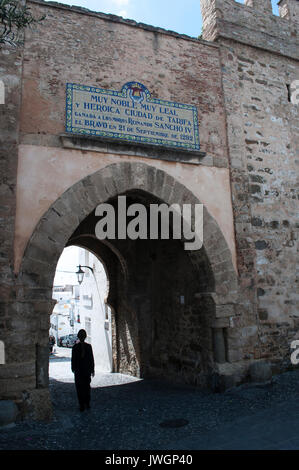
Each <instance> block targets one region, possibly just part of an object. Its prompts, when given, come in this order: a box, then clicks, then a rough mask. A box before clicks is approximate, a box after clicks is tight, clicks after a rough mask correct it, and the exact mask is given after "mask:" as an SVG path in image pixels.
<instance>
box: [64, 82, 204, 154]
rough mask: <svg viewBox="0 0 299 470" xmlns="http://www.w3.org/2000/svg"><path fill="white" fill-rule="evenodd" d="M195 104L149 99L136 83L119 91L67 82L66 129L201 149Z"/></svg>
mask: <svg viewBox="0 0 299 470" xmlns="http://www.w3.org/2000/svg"><path fill="white" fill-rule="evenodd" d="M198 126H199V122H198V115H197V108H196V106H193V105H189V104H183V103H175V102H172V101H165V100H161V99H157V98H151V94H150V92H149V91H148V89H147V88H146V87H145V86H144V85H142V83H138V82H129V83H126V84H125V85H124V86H123V87H122V89H121V91H113V90H105V89H102V88H96V87H91V86H86V85H77V84H74V83H67V86H66V132H68V133H72V134H77V135H78V134H79V135H86V136H99V137H103V138H107V139H110V140H114V139H115V140H117V141H118V142H119V141H123V142H128V143H132V142H135V143H145V144H151V145H159V146H165V147H174V148H177V149H184V150H193V151H194V150H200V145H199V129H198Z"/></svg>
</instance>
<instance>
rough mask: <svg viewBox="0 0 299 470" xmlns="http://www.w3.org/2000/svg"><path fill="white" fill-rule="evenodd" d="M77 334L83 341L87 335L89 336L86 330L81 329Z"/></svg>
mask: <svg viewBox="0 0 299 470" xmlns="http://www.w3.org/2000/svg"><path fill="white" fill-rule="evenodd" d="M77 336H78V338H79V340H80V341H81V342H82V341H84V340H85V338H86V336H87V334H86V331H85V330H79V331H78V333H77Z"/></svg>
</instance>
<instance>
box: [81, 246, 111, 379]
mask: <svg viewBox="0 0 299 470" xmlns="http://www.w3.org/2000/svg"><path fill="white" fill-rule="evenodd" d="M79 263H80V264H81V265H82V266H90V267H91V268H92V269H93V272H94V274H93V273H92V272H91V271H90V270H89V269H87V268H83V267H82V270H83V271H85V275H84V278H83V282H82V284H81V285H80V303H79V311H80V319H81V328H84V329H85V330H86V331H87V333H88V335H89V336H88V338H87V342H89V343H90V344H91V345H92V348H93V353H94V358H95V364H96V369H97V370H99V371H102V372H111V371H112V339H111V312H110V309H108V320H106V319H105V316H106V314H105V311H106V308H105V303H104V300H105V298H106V297H107V294H108V284H107V277H106V273H105V270H104V267H103V265H102V263H101V262H100V261H99V260H98V259H97V258H96V257H95V256H94V255H93V254H92V253H90V252H88V251H87V250H84V249H80V253H79Z"/></svg>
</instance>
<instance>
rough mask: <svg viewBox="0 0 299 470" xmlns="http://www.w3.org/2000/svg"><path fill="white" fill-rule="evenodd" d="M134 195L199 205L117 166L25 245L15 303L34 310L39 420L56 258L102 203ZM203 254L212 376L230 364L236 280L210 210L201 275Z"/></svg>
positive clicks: (72, 191) (195, 255)
mask: <svg viewBox="0 0 299 470" xmlns="http://www.w3.org/2000/svg"><path fill="white" fill-rule="evenodd" d="M132 191H133V192H136V191H142V192H145V193H147V194H150V195H152V196H153V197H155V198H157V199H158V200H160V201H163V202H165V203H166V204H168V205H171V204H173V203H177V204H179V205H181V206H182V205H183V204H187V203H188V204H198V203H200V201H198V199H197V198H196V197H195V196H194V195H193V194H192V193H191V192H190V191H189V190H188V189H187V188H186V187H185V186H184V185H182V184H181V183H179V182H178V181H176V180H175V179H174V178H173V177H171V176H170V175H168V174H167V173H165V172H164V171H162V170H158V169H157V168H155V167H153V166H150V165H147V164H144V163H140V162H139V163H136V162H134V163H131V162H127V161H125V162H120V163H115V164H112V165H109V166H107V167H105V168H104V169H102V170H100V171H98V172H96V173H94V174H92V175H89V176H87V177H86V178H84V179H83V180H81V181H79V182H78V183H76V184H75V185H74V186H72V187H71V188H69V189H68V190H67V191H66V192H64V193H63V194H62V196H61V197H60V198H59V199H58V200H56V201H55V203H54V204H53V205H52V206H51V207H50V209H49V210H48V211H47V213H46V214H44V216H43V217H42V218H41V220H40V221H39V223H38V225H37V226H36V228H35V231H34V233H33V234H32V236H31V239H30V241H29V243H28V245H27V247H26V250H25V254H24V257H23V260H22V264H21V268H20V272H19V275H18V279H17V286H18V288H17V291H18V296H17V301H18V303H21V304H22V306H23V307H25V306H26V309H27V310H28V311H30V316H29V318H28V322H30V325H29V324H28V330H29V331H30V332H31V335H32V341H31V344H29V345H28V348H27V353H26V354H27V355H26V359H27V360H28V361H27V362H30V363H32V365H33V366H34V368H35V375H34V378H32V379H31V381H29V382H28V387H27V388H28V392H26V393H27V395H26V396H27V398H26V400H25V401H26V403H27V404H26V406H28V403H29V407H30V406H31V407H33V409H34V410H35V412H36V413H37V415H38V416H40V415H42V416H43V415H44V414H45V413H44V411H43V410H45V409H46V408H47V407H46V402H48V403H50V402H49V394H48V374H47V366H48V354H47V352H46V351H48V347H47V343H48V326H49V325H48V319H49V312H51V311H52V306H53V301H52V299H51V297H52V284H53V278H54V274H55V268H56V264H57V262H58V259H59V257H60V255H61V253H62V251H63V249H64V247H65V246H66V244H67V243H68V242H69V240H70V238H71V236H72V234H73V233H74V231H75V230H76V228H77V227H78V226H80V224H81V223H82V222H83V221H84V220H85V219H86V218H87V217H88V216H89V214H90V213H91V212H92V211H93V210H94V209H95V207H96V206H97V205H98V204H100V203H102V202H107V201H108V200H111V199H113V198H115V197H117V196H118V195H121V194H125V193H129V192H132ZM203 252H204V253H205V256H206V258H207V259H208V261H209V265H210V268H211V272H212V276H213V287H214V289H213V291H212V292H211V291H207V290H206V289H204V290H203V291H200V290H199V291H198V292H196V294H195V297H196V299H197V302H198V305H199V307H200V308H201V309H202V311H203V312H204V320H203V321H204V324H205V328H208V329H209V330H210V331H211V338H212V349H213V351H212V350H211V351H209V369H208V370H207V371H206V373H207V374H208V375H209V374H210V375H213V371H214V364H215V363H218V362H219V363H222V362H226V361H227V355H228V351H227V344H226V342H225V329H226V328H228V327H229V325H230V322H231V321H232V318H233V317H234V316H235V308H236V303H237V295H238V280H237V275H236V272H235V270H234V267H233V264H232V259H231V253H230V250H229V248H228V246H227V243H226V241H225V239H224V236H223V234H222V232H221V230H220V229H219V227H218V225H217V223H216V222H215V220H214V219H213V218H212V217H211V215H210V214H209V212H208V211H207V210H206V208H204V241H203V247H202V249H201V250H199V251H194V252H190V258H191V260H192V264H193V265H194V266H195V267H197V268H198V271H200V269H201V266H202V263H203V256H202V253H203ZM107 257H109V255H108V254H107ZM209 348H210V349H211V346H209ZM41 397H43V398H42V401H41ZM49 408H50V405H49ZM36 410H37V411H36ZM25 412H26V410H25Z"/></svg>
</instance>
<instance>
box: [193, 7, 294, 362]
mask: <svg viewBox="0 0 299 470" xmlns="http://www.w3.org/2000/svg"><path fill="white" fill-rule="evenodd" d="M208 3H209V5H207V2H205V1H202V6H203V9H204V10H205V8H207V10H206V11H203V14H204V20H205V29H204V35H203V36H204V38H206V39H212V40H216V41H217V43H218V44H220V45H221V62H222V71H223V90H224V99H225V108H226V116H227V128H228V141H229V159H230V166H231V184H232V195H233V207H234V218H235V229H236V241H237V252H238V269H239V275H240V282H241V287H242V291H243V294H244V298H246V299H247V304H248V310H249V311H250V310H251V322H252V329H257V327H258V336H259V344H258V347H255V348H254V349H252V351H249V354H250V355H252V356H254V357H257V358H267V359H269V360H270V361H272V362H273V363H276V362H277V363H279V364H280V365H281V363H282V362H283V363H284V364H285V365H289V364H290V360H289V357H290V343H291V341H292V340H293V339H294V338H295V337H296V335H298V333H297V329H298V315H299V313H298V284H297V278H296V256H297V254H296V253H297V233H298V179H297V175H298V163H299V161H298V153H299V128H298V105H293V104H292V103H291V102H290V95H289V87H290V84H291V83H292V81H294V80H296V79H298V78H299V62H298V58H299V57H298V51H299V36H298V34H299V31H298V23H297V22H298V18H299V17H298V16H297V17H292V18H293V20H292V21H290V20H289V19H288V16H287V15H286V16H285V17H284V18H280V17H276V16H274V15H272V14H271V13H272V12H271V11H270V8H269V5H268V4H267V2H265V3H264V6H265V5H266V7H267V5H268V8H266V10H263V9H262V8H259V9H257V6H256V5H255V8H252V7H250V6H249V3H250V2H247V6H244V5H241V4H237V3H236V2H234V1H233V0H216V1H214V2H208ZM262 3H263V2H260V3H259V5H260V7H262ZM284 3H287V4H288V5H289V7H291V8H290V10H291V11H293V12H295V11H296V10H295V8H294V9H292V7H296V8H297V11H298V2H296V1H295V0H294V1H293V0H289V1H288V2H284ZM285 6H286V5H285ZM284 12H285V10H284ZM298 13H299V11H298ZM296 59H297V60H296ZM254 305H256V306H257V314H258V316H257V318H255V311H254V309H253V310H252V307H253V306H254ZM254 325H255V326H254Z"/></svg>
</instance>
